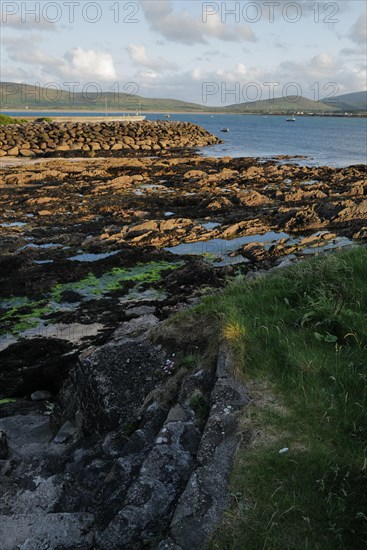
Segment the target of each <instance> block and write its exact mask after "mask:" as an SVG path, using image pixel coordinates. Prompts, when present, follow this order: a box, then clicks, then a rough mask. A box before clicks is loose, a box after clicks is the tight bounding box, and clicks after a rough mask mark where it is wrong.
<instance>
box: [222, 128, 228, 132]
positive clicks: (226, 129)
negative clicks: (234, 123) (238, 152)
mask: <svg viewBox="0 0 367 550" xmlns="http://www.w3.org/2000/svg"><path fill="white" fill-rule="evenodd" d="M221 132H229V128H222V129H221Z"/></svg>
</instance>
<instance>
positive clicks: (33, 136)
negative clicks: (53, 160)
mask: <svg viewBox="0 0 367 550" xmlns="http://www.w3.org/2000/svg"><path fill="white" fill-rule="evenodd" d="M219 142H220V140H219V139H218V138H217V137H216V136H214V135H212V134H210V133H209V132H207V131H206V130H204V129H203V128H201V127H200V126H197V125H196V124H191V123H189V122H174V121H143V122H98V123H82V122H51V123H48V122H39V123H35V122H33V123H28V124H9V125H4V126H1V127H0V157H5V156H23V157H35V156H43V155H45V154H47V153H49V154H52V153H54V152H59V151H101V150H105V151H121V150H131V151H133V150H135V151H152V152H154V151H160V150H164V149H171V148H180V147H203V146H205V145H212V144H214V143H219Z"/></svg>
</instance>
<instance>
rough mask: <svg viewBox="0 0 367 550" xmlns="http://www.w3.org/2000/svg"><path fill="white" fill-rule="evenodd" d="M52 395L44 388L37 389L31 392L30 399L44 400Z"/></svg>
mask: <svg viewBox="0 0 367 550" xmlns="http://www.w3.org/2000/svg"><path fill="white" fill-rule="evenodd" d="M52 397H53V396H52V393H51V392H49V391H45V390H38V391H35V392H33V393H31V399H32V401H46V400H48V399H52Z"/></svg>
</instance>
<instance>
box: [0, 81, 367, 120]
mask: <svg viewBox="0 0 367 550" xmlns="http://www.w3.org/2000/svg"><path fill="white" fill-rule="evenodd" d="M366 94H367V92H356V93H353V94H346V95H342V96H339V97H335V98H333V101H332V102H327V100H324V102H320V101H312V100H311V99H307V98H305V97H295V96H287V97H279V98H275V99H272V100H261V101H248V102H246V103H236V104H233V105H229V106H226V107H208V106H204V105H199V104H198V103H190V102H186V101H179V100H176V99H153V98H146V97H141V96H138V95H131V94H126V93H113V92H100V93H97V92H95V91H93V87H92V86H90V87H89V88H88V90H86V92H85V93H80V92H79V93H77V92H75V93H70V92H69V91H67V90H61V89H54V88H52V87H49V88H42V87H38V86H33V85H30V84H24V83H23V84H16V83H14V82H0V109H1V110H6V109H17V110H21V111H24V110H25V109H26V108H28V109H29V110H46V109H47V110H61V111H63V110H64V111H66V110H81V111H82V110H84V111H102V112H104V111H105V109H106V107H107V109H108V111H109V112H111V111H119V112H121V113H131V112H136V110H137V109H139V110H140V111H142V112H157V113H165V112H167V113H169V112H179V113H185V112H193V113H195V112H196V113H208V112H216V113H223V112H224V113H240V114H245V113H264V114H265V113H266V114H268V113H274V114H276V113H281V114H293V113H300V112H301V113H305V114H307V113H316V114H317V113H330V114H331V113H333V112H345V111H366V110H367V107H366Z"/></svg>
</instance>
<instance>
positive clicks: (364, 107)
mask: <svg viewBox="0 0 367 550" xmlns="http://www.w3.org/2000/svg"><path fill="white" fill-rule="evenodd" d="M322 102H323V103H326V104H327V105H331V106H332V107H334V108H335V109H337V110H338V111H367V91H366V90H365V91H364V92H354V93H352V94H343V95H339V96H336V97H333V98H330V99H323V100H322Z"/></svg>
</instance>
